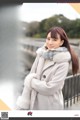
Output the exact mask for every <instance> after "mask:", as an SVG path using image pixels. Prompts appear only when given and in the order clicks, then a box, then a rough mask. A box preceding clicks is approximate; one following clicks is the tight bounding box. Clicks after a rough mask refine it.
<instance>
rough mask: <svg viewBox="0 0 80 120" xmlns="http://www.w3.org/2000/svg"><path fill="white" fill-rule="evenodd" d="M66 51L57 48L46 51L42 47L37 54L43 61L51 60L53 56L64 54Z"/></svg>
mask: <svg viewBox="0 0 80 120" xmlns="http://www.w3.org/2000/svg"><path fill="white" fill-rule="evenodd" d="M66 51H68V49H67V48H66V47H59V48H56V49H52V50H48V49H46V48H45V47H44V46H43V47H42V49H40V50H39V51H38V52H37V53H39V54H40V55H41V56H42V57H43V58H44V59H48V60H53V57H54V55H56V54H58V53H60V52H66Z"/></svg>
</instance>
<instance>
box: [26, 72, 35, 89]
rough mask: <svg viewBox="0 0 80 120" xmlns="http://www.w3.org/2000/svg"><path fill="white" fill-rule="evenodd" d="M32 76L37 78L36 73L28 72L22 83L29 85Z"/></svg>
mask: <svg viewBox="0 0 80 120" xmlns="http://www.w3.org/2000/svg"><path fill="white" fill-rule="evenodd" d="M33 78H37V74H36V73H30V74H29V75H27V76H26V77H25V80H24V85H25V86H28V87H31V80H32V79H33Z"/></svg>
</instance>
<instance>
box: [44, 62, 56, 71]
mask: <svg viewBox="0 0 80 120" xmlns="http://www.w3.org/2000/svg"><path fill="white" fill-rule="evenodd" d="M54 64H55V62H54V61H50V62H48V64H45V66H44V67H43V70H42V72H44V71H45V70H46V69H48V68H49V67H51V66H53V65H54Z"/></svg>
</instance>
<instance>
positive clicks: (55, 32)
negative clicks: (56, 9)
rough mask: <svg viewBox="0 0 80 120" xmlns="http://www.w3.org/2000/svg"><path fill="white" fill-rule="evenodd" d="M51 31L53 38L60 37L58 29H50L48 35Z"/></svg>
mask: <svg viewBox="0 0 80 120" xmlns="http://www.w3.org/2000/svg"><path fill="white" fill-rule="evenodd" d="M49 32H50V33H51V38H55V39H58V34H59V33H58V31H57V30H56V29H50V30H49V31H48V32H47V35H48V33H49Z"/></svg>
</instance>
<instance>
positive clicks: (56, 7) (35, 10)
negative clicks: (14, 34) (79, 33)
mask: <svg viewBox="0 0 80 120" xmlns="http://www.w3.org/2000/svg"><path fill="white" fill-rule="evenodd" d="M55 14H63V15H64V16H65V17H67V18H69V19H71V20H72V19H76V18H80V14H79V13H78V12H77V11H76V10H75V9H74V8H72V7H71V6H70V4H68V3H23V4H22V6H21V7H20V9H19V18H20V20H21V21H25V22H31V21H41V20H43V19H45V18H48V17H51V16H53V15H55Z"/></svg>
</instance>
